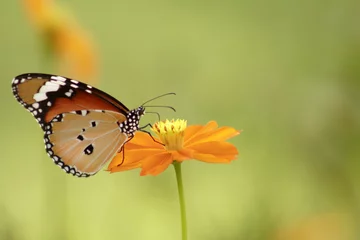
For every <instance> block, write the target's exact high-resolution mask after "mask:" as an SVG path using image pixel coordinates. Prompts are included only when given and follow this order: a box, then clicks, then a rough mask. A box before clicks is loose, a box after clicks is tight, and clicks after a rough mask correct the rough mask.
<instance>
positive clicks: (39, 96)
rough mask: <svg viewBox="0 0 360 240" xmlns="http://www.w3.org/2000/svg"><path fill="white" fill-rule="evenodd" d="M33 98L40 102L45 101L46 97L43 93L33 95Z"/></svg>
mask: <svg viewBox="0 0 360 240" xmlns="http://www.w3.org/2000/svg"><path fill="white" fill-rule="evenodd" d="M33 98H34V100H35V101H37V102H40V101H43V100H45V99H47V96H46V94H45V93H35V94H34V96H33Z"/></svg>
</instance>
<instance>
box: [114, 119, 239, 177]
mask: <svg viewBox="0 0 360 240" xmlns="http://www.w3.org/2000/svg"><path fill="white" fill-rule="evenodd" d="M151 130H152V131H153V132H154V133H155V135H156V136H154V139H152V138H151V137H150V136H149V135H148V134H146V133H144V132H137V133H136V135H135V137H134V138H133V139H132V140H131V141H129V142H128V143H126V144H125V146H124V149H125V153H124V156H125V158H124V156H123V154H122V153H120V154H118V155H117V156H115V157H114V159H113V160H112V161H111V163H110V164H109V166H108V171H110V172H111V173H113V172H120V171H125V170H130V169H134V168H141V169H142V170H141V173H140V175H142V176H144V175H158V174H160V173H161V172H163V171H164V170H165V169H167V168H168V166H169V165H170V164H171V163H173V162H174V161H176V162H183V161H187V160H190V159H195V160H199V161H202V162H206V163H229V162H231V161H232V160H234V159H236V157H237V155H238V150H237V149H236V147H235V146H234V145H233V144H231V143H228V142H226V140H228V139H229V138H232V137H234V136H236V135H238V134H240V131H237V130H235V129H234V128H232V127H220V128H218V125H217V123H216V122H215V121H210V122H209V123H207V124H206V125H205V126H201V125H193V126H189V127H187V122H186V121H185V120H179V119H178V120H171V121H169V120H165V121H160V122H157V123H155V124H154V125H153V126H152V128H151ZM154 140H155V141H154Z"/></svg>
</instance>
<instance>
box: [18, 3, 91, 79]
mask: <svg viewBox="0 0 360 240" xmlns="http://www.w3.org/2000/svg"><path fill="white" fill-rule="evenodd" d="M23 2H24V6H25V9H26V12H27V14H28V17H29V19H30V21H31V22H32V23H33V25H34V27H36V28H37V29H38V31H39V33H40V34H41V36H42V37H43V38H44V44H45V45H46V44H48V45H49V47H50V51H51V55H52V56H54V57H55V59H56V60H57V62H59V67H60V69H59V74H60V75H66V76H69V77H72V78H76V79H79V80H81V81H84V82H87V83H89V82H93V81H94V80H95V79H96V77H97V71H98V69H97V67H98V63H97V56H96V53H95V49H94V45H93V43H92V41H91V39H90V37H89V36H87V34H86V33H85V31H84V30H83V29H82V28H81V27H80V26H79V25H78V24H77V22H76V21H75V20H74V19H72V18H71V17H70V16H69V15H68V14H66V11H65V10H64V8H61V7H60V6H59V5H57V4H55V3H54V2H53V1H51V0H23Z"/></svg>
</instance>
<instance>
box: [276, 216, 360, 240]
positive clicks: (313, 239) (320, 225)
mask: <svg viewBox="0 0 360 240" xmlns="http://www.w3.org/2000/svg"><path fill="white" fill-rule="evenodd" d="M351 223H352V221H351V219H350V218H349V217H348V216H347V215H342V214H335V213H327V214H322V215H317V216H312V217H309V218H306V219H304V220H302V221H299V222H296V223H293V224H292V225H290V226H286V227H284V228H282V229H281V230H280V231H278V234H277V235H276V237H275V239H276V240H353V239H354V240H355V238H354V228H353V225H352V224H351Z"/></svg>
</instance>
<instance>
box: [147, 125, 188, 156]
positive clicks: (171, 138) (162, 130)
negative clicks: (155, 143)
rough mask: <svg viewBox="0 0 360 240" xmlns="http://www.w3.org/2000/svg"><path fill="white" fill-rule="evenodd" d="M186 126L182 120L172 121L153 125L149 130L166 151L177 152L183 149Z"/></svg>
mask: <svg viewBox="0 0 360 240" xmlns="http://www.w3.org/2000/svg"><path fill="white" fill-rule="evenodd" d="M186 125H187V122H186V121H185V120H183V119H177V120H174V119H172V120H171V121H169V120H165V121H160V122H157V123H155V124H154V125H153V126H152V128H151V130H152V131H153V132H154V133H156V135H157V136H158V137H159V138H160V140H161V142H163V143H164V144H165V148H166V150H170V151H172V150H173V151H178V150H180V149H182V148H183V143H184V131H185V129H186Z"/></svg>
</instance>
